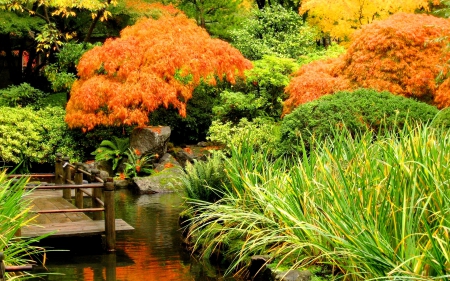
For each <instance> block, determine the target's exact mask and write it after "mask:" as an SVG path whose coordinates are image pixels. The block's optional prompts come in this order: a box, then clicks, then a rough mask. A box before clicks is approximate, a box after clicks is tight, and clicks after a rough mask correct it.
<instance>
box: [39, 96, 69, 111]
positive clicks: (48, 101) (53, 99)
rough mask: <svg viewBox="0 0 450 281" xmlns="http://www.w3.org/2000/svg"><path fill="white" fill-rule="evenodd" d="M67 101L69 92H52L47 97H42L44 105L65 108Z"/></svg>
mask: <svg viewBox="0 0 450 281" xmlns="http://www.w3.org/2000/svg"><path fill="white" fill-rule="evenodd" d="M66 102H67V94H66V93H56V94H50V95H48V96H46V97H45V98H43V99H41V104H42V107H46V106H50V107H61V108H65V107H66Z"/></svg>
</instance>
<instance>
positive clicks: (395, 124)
mask: <svg viewBox="0 0 450 281" xmlns="http://www.w3.org/2000/svg"><path fill="white" fill-rule="evenodd" d="M437 113H438V109H437V108H436V107H434V106H431V105H428V104H425V103H422V102H418V101H415V100H413V99H408V98H405V97H401V96H396V95H393V94H391V93H389V92H377V91H375V90H372V89H359V90H356V91H354V92H346V91H343V92H337V93H335V94H333V95H327V96H324V97H322V98H320V99H317V100H315V101H312V102H309V103H306V104H302V105H300V106H299V107H298V108H296V109H295V110H294V111H293V112H292V113H290V114H288V115H286V116H285V117H284V119H283V120H282V124H281V128H280V130H281V142H282V145H281V150H282V151H281V152H282V153H288V154H290V153H295V152H296V151H297V152H298V151H301V149H302V147H303V146H304V147H305V148H306V149H309V148H310V145H309V144H310V143H311V140H312V138H314V139H315V140H319V141H320V140H325V139H326V138H329V137H332V136H333V132H335V131H336V130H341V129H343V128H346V129H347V130H348V131H349V133H351V134H352V136H355V135H357V134H358V133H360V132H366V131H372V132H374V134H376V135H379V134H383V133H385V132H392V131H393V130H401V129H403V127H404V126H405V124H406V123H407V120H408V122H409V123H411V122H430V121H431V120H432V119H433V118H434V117H435V115H436V114H437Z"/></svg>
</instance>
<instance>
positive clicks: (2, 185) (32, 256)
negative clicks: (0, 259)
mask: <svg viewBox="0 0 450 281" xmlns="http://www.w3.org/2000/svg"><path fill="white" fill-rule="evenodd" d="M27 182H28V179H27V178H21V179H19V180H12V179H8V176H7V174H6V172H5V171H0V252H3V254H4V257H5V261H4V262H5V264H6V265H9V266H14V265H25V264H36V261H42V263H44V261H45V252H44V249H43V248H41V247H37V246H34V245H33V243H35V242H37V241H39V240H40V239H42V238H44V237H37V238H23V237H20V236H17V234H18V233H20V232H19V231H20V229H21V228H22V227H24V226H26V225H28V224H30V223H31V222H32V220H33V217H32V216H29V215H28V214H29V211H30V201H29V200H27V199H25V198H24V196H25V195H26V194H27V193H28V192H30V191H27V190H26V189H25V185H26V183H27ZM6 274H7V276H6V277H7V280H12V279H19V280H20V279H26V278H28V277H32V276H37V275H38V274H33V273H32V272H15V273H6ZM40 275H42V274H40Z"/></svg>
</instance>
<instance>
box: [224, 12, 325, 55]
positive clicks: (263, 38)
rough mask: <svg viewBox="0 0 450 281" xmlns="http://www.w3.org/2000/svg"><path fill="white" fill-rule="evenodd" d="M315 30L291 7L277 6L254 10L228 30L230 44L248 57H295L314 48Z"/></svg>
mask: <svg viewBox="0 0 450 281" xmlns="http://www.w3.org/2000/svg"><path fill="white" fill-rule="evenodd" d="M317 35H318V33H317V31H316V30H315V29H314V28H312V27H310V26H308V25H306V24H305V23H304V21H303V18H302V17H301V16H300V15H299V14H298V13H297V12H296V11H294V10H291V9H286V8H284V7H282V6H280V5H272V6H268V7H265V8H264V9H263V10H259V9H258V10H255V12H254V14H253V16H252V17H250V18H249V19H248V20H246V21H244V22H243V24H242V25H241V26H240V28H238V29H235V30H233V31H232V32H231V37H232V44H233V46H234V47H236V48H237V49H238V50H239V51H241V53H242V54H243V55H244V56H245V57H246V58H248V59H250V60H259V59H261V58H262V57H263V56H264V55H271V56H277V57H283V58H294V59H297V58H298V57H300V56H301V55H305V54H308V53H310V52H313V51H314V50H316V48H317V46H316V42H315V38H316V37H317Z"/></svg>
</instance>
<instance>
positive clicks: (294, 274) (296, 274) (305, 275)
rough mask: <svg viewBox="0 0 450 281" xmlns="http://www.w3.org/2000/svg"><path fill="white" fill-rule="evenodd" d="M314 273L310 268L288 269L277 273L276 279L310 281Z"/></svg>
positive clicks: (282, 280) (280, 280) (278, 280)
mask: <svg viewBox="0 0 450 281" xmlns="http://www.w3.org/2000/svg"><path fill="white" fill-rule="evenodd" d="M311 276H312V273H311V272H310V271H309V270H304V271H299V270H288V271H283V272H278V273H276V274H275V281H310V280H311Z"/></svg>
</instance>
